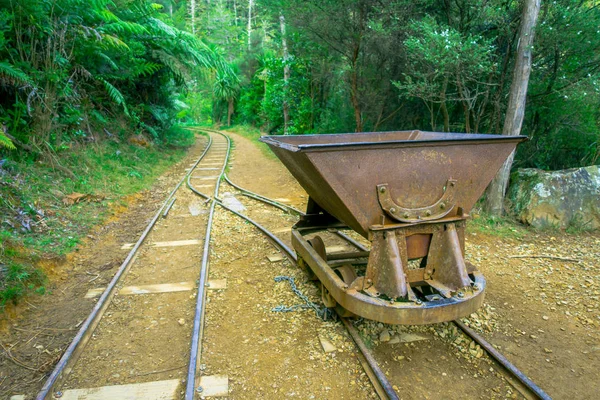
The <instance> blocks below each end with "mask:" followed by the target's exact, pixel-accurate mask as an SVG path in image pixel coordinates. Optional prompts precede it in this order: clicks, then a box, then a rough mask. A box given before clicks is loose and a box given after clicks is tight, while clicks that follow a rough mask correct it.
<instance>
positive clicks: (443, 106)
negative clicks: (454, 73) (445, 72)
mask: <svg viewBox="0 0 600 400" xmlns="http://www.w3.org/2000/svg"><path fill="white" fill-rule="evenodd" d="M448 79H449V78H448V77H446V79H445V80H444V87H443V88H442V94H441V99H442V102H441V104H440V108H441V109H442V115H443V116H444V132H450V116H449V115H448V108H447V107H446V90H448Z"/></svg>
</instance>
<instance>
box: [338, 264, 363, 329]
mask: <svg viewBox="0 0 600 400" xmlns="http://www.w3.org/2000/svg"><path fill="white" fill-rule="evenodd" d="M335 272H336V274H338V276H339V277H340V278H342V280H343V281H344V283H345V284H346V285H348V286H350V285H351V284H352V283H353V282H354V280H355V279H356V278H357V277H358V275H357V274H356V270H355V269H354V267H353V266H352V265H349V264H346V265H342V266H341V267H339V268H337V269H336V270H335ZM335 311H336V312H337V314H338V315H339V316H340V317H342V318H353V317H356V314H354V313H352V312H350V311H348V310H346V309H345V308H344V307H342V306H341V305H339V304H337V305H336V306H335Z"/></svg>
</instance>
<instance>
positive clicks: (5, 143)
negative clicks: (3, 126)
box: [0, 131, 16, 150]
mask: <svg viewBox="0 0 600 400" xmlns="http://www.w3.org/2000/svg"><path fill="white" fill-rule="evenodd" d="M2 147H4V148H7V149H9V150H14V149H16V147H15V145H14V144H13V142H12V141H11V140H10V139H9V138H8V137H6V135H4V133H2V131H0V148H2Z"/></svg>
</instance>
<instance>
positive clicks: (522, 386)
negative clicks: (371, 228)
mask: <svg viewBox="0 0 600 400" xmlns="http://www.w3.org/2000/svg"><path fill="white" fill-rule="evenodd" d="M224 178H225V180H226V182H227V183H228V184H229V185H230V186H232V187H233V188H235V189H236V190H238V191H239V192H240V193H241V194H242V195H244V196H247V197H249V198H252V199H254V200H257V201H260V202H263V203H265V204H268V205H270V206H273V207H276V208H278V209H281V210H284V211H288V212H290V213H293V214H297V215H303V212H302V211H300V210H298V209H297V208H294V207H292V206H289V205H287V204H283V203H280V202H278V201H276V200H274V199H270V198H268V197H265V196H262V195H260V194H258V193H254V192H252V191H250V190H247V189H244V188H242V187H241V186H239V185H237V184H235V183H234V182H232V181H231V180H230V179H229V178H228V177H227V175H225V176H224ZM223 207H224V206H223ZM225 208H226V209H228V210H229V211H231V212H233V213H235V214H236V215H238V216H239V217H241V218H244V219H245V220H247V221H249V222H251V223H252V224H253V225H255V226H256V227H257V228H258V229H260V230H261V231H262V232H263V233H264V234H265V235H267V236H268V237H269V238H270V239H271V240H272V241H273V242H274V243H275V244H276V245H277V246H278V247H279V248H280V249H281V250H282V251H284V252H285V253H286V254H287V256H288V257H289V258H290V259H291V260H293V261H294V262H298V258H297V256H296V254H295V252H294V251H292V250H291V249H290V247H289V245H287V244H285V243H284V242H283V241H282V240H281V239H279V238H278V237H277V236H276V235H275V234H274V233H273V232H271V231H269V230H268V229H267V228H265V227H264V226H262V225H260V224H259V223H257V222H255V221H253V220H252V219H250V218H249V217H247V216H245V215H242V214H240V213H238V212H235V211H233V210H231V209H229V208H227V207H225ZM332 233H334V234H335V235H337V236H338V237H339V238H341V239H342V240H343V241H345V242H346V243H347V244H348V245H349V246H351V247H354V248H355V249H356V250H358V251H362V252H366V251H368V250H369V249H368V248H367V247H366V246H364V245H363V244H361V243H360V242H358V241H356V240H354V239H352V238H351V237H349V236H347V235H346V234H344V233H343V232H341V231H339V230H337V231H334V232H332ZM338 318H339V319H340V320H341V321H342V323H343V324H344V326H345V327H346V329H347V330H348V333H349V334H350V336H351V337H352V339H353V340H354V341H355V343H356V345H357V347H358V348H359V350H360V352H361V353H362V354H361V356H362V360H363V361H362V364H363V367H364V368H365V372H366V373H367V375H368V376H369V378H370V379H371V381H372V383H373V386H374V388H375V390H376V391H377V394H378V395H379V396H380V398H382V399H398V395H397V393H396V392H395V391H394V389H393V385H392V384H391V383H390V382H389V381H388V379H387V377H386V376H385V374H384V373H383V372H382V371H381V369H380V368H379V366H378V364H377V361H376V360H375V359H374V358H373V356H372V354H371V353H370V351H369V349H368V348H367V346H366V345H365V344H364V342H363V340H362V339H361V337H360V335H359V334H358V332H357V331H356V329H355V328H354V326H353V325H352V323H350V322H349V320H348V319H347V318H344V317H341V316H338ZM453 323H454V324H455V325H456V326H457V327H458V328H459V329H460V330H461V331H462V332H464V334H465V335H467V336H468V337H470V338H471V339H472V340H474V341H475V342H476V343H478V344H479V345H480V346H481V347H482V348H483V349H484V351H485V352H486V353H487V354H488V356H489V357H490V358H491V359H493V360H494V361H495V363H496V365H497V366H498V367H499V369H500V370H501V371H502V372H503V375H504V377H505V379H506V380H507V381H508V382H509V383H510V384H511V385H512V386H513V387H514V388H515V389H516V390H517V391H518V392H519V393H520V394H521V395H522V396H523V397H524V398H526V399H544V400H547V399H551V397H550V396H549V395H548V394H547V393H545V392H544V391H543V390H542V389H541V388H540V387H538V386H537V385H536V384H535V383H534V382H533V381H532V380H531V379H530V378H529V377H527V376H526V375H525V374H524V373H523V372H522V371H520V370H519V369H518V368H517V367H516V366H515V365H514V364H512V363H511V362H510V361H509V360H508V359H507V358H506V357H505V356H504V355H502V354H501V353H500V352H499V351H498V350H496V348H494V346H493V345H492V344H490V343H489V342H487V341H486V340H485V338H483V337H482V336H481V335H479V334H478V333H477V332H476V331H474V330H473V329H471V328H470V327H469V326H467V325H466V324H464V323H463V322H462V321H460V320H455V321H453Z"/></svg>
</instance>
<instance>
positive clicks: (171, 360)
mask: <svg viewBox="0 0 600 400" xmlns="http://www.w3.org/2000/svg"><path fill="white" fill-rule="evenodd" d="M202 131H204V132H205V133H206V134H207V135H208V140H207V145H206V148H205V149H204V151H203V153H202V154H201V155H200V157H199V158H198V160H197V162H195V163H194V165H192V166H191V167H190V170H189V171H188V172H187V173H186V174H185V175H184V177H183V179H182V180H181V181H180V182H179V184H177V185H176V187H175V188H174V189H173V191H172V192H171V193H170V194H169V196H168V197H167V199H166V200H165V202H164V204H163V205H162V207H161V208H160V209H159V210H158V212H157V213H156V215H155V216H154V218H153V219H152V220H151V221H150V224H149V225H148V227H147V228H146V230H145V231H144V233H143V234H142V236H141V237H140V239H139V240H138V242H137V243H135V244H131V251H130V253H129V255H128V256H127V258H126V259H125V261H124V262H123V264H122V266H121V268H119V270H118V272H117V274H116V275H115V277H114V278H113V280H112V281H111V282H110V284H109V285H108V286H107V287H106V288H102V289H103V290H102V291H100V290H98V291H96V292H97V293H101V295H100V297H99V299H98V301H97V303H96V306H95V307H94V309H93V311H92V313H91V314H90V316H89V317H88V318H87V320H86V321H85V322H84V323H83V324H82V326H81V328H80V331H79V332H78V334H77V335H76V337H75V339H74V340H73V342H72V343H71V345H70V346H69V348H68V349H67V351H66V352H65V353H64V355H63V357H62V358H61V360H60V361H59V363H58V364H57V366H56V368H55V370H54V371H53V372H52V374H51V375H50V377H49V379H48V381H47V382H46V384H45V385H44V387H43V388H42V390H41V391H40V393H39V394H38V397H37V398H38V399H40V400H41V399H48V398H65V399H79V398H88V397H86V396H91V395H94V396H96V397H90V398H109V396H110V395H115V393H120V394H123V393H127V394H128V395H130V396H133V397H132V398H147V399H152V398H180V397H184V398H185V399H186V400H192V399H194V398H196V397H198V396H199V395H202V394H203V393H202V392H201V390H202V385H201V382H200V380H199V377H200V375H201V373H200V372H201V368H200V365H199V361H198V360H199V359H200V356H201V354H202V347H201V345H202V337H203V332H204V326H203V322H204V314H205V310H206V301H205V298H206V291H207V289H208V288H209V287H210V280H209V253H210V235H211V226H212V221H213V218H214V214H215V208H216V207H217V206H218V207H222V208H224V209H226V210H227V211H229V212H231V213H233V214H235V215H237V216H238V217H240V218H243V219H244V220H246V221H248V222H250V223H251V224H253V225H254V226H256V227H257V228H258V229H259V230H260V231H262V232H263V233H264V234H265V235H266V236H267V237H268V238H269V240H270V241H271V242H273V243H274V244H275V245H276V246H277V247H279V248H280V249H281V250H282V251H283V252H284V253H285V254H286V255H287V257H288V258H289V259H290V260H291V261H293V262H294V263H295V262H297V258H296V254H295V252H294V251H292V250H291V247H290V245H289V241H288V240H286V239H285V238H281V237H279V236H280V235H278V234H277V233H275V232H272V231H270V230H269V229H267V228H266V227H265V226H263V225H261V224H260V223H259V222H257V221H256V220H253V219H251V218H250V217H248V216H247V215H244V214H242V213H240V212H238V211H235V210H233V209H232V208H230V207H228V206H227V205H225V204H224V203H223V201H222V199H221V198H220V197H219V187H220V182H221V179H222V178H225V180H226V181H227V184H228V185H230V186H231V187H232V188H234V189H235V190H237V191H239V192H240V193H241V194H243V195H245V196H248V197H250V198H252V199H254V200H256V201H260V202H263V203H265V204H268V205H270V206H273V207H276V208H278V209H281V210H285V211H287V212H290V213H293V214H302V212H301V211H299V210H297V209H295V208H293V207H291V206H289V205H286V204H283V203H280V202H278V201H275V200H272V199H269V198H266V197H264V196H261V195H259V194H257V193H253V192H250V191H248V190H246V189H243V188H242V187H240V186H238V185H236V184H235V183H233V182H231V181H230V180H229V179H228V178H227V176H226V175H225V168H226V165H227V160H228V157H229V153H230V147H231V146H230V141H229V138H228V137H227V136H225V135H223V134H222V133H220V132H218V131H214V130H208V129H202ZM184 183H185V186H186V187H187V188H189V189H190V191H186V190H184V189H182V188H183V184H184ZM192 193H193V194H192ZM174 204H177V205H178V206H179V205H186V204H187V205H188V208H189V209H190V211H191V213H192V215H194V214H196V215H195V218H194V219H193V222H191V223H190V222H182V221H191V220H192V219H190V218H185V217H184V216H183V215H177V214H176V212H175V210H173V209H172V208H173V206H174ZM161 216H162V217H163V220H161V218H160V217H161ZM199 222H201V223H199ZM182 226H183V228H182ZM333 234H335V235H337V237H339V238H340V240H342V241H344V242H345V243H346V244H347V245H348V246H350V247H353V248H355V249H356V250H358V251H367V250H368V249H367V248H365V247H364V246H363V245H362V244H361V243H359V242H357V241H356V240H353V239H352V238H350V237H349V236H347V235H345V234H344V233H342V232H339V231H338V232H333ZM181 235H187V236H185V237H182V236H181ZM159 239H161V240H159ZM168 239H170V240H168ZM174 239H176V240H174ZM181 246H193V247H194V248H195V249H196V252H197V254H196V257H191V258H190V261H191V262H192V263H191V265H185V266H183V265H179V264H180V262H179V261H177V260H175V261H174V263H175V264H173V263H172V265H174V266H177V267H179V268H180V269H181V273H180V274H179V276H180V277H181V278H182V279H181V280H182V281H181V282H161V281H160V279H161V277H164V276H166V275H165V274H161V273H160V272H164V271H163V270H161V266H160V265H159V263H160V261H161V260H162V261H163V262H164V261H165V260H169V258H172V257H175V256H174V254H172V251H171V250H170V249H176V248H181ZM199 249H201V252H200V251H199ZM157 252H158V257H157V254H156V253H157ZM161 252H162V253H166V254H163V255H161V254H160V253H161ZM153 257H154V259H155V262H152V261H151V260H153ZM161 257H162V258H161ZM175 258H176V257H175ZM148 293H154V294H153V295H152V297H153V298H154V300H132V301H129V300H128V299H135V298H136V297H138V298H140V299H142V298H144V299H147V298H148V297H147V296H136V294H148ZM165 304H166V306H165ZM144 310H152V312H151V313H150V315H148V316H147V318H146V317H144V316H141V317H140V314H142V315H143V313H144ZM182 310H183V311H182ZM175 317H180V318H177V320H176V324H174V321H173V319H174V318H175ZM165 320H166V321H167V322H165ZM340 320H341V321H342V322H343V324H344V326H345V327H346V329H347V330H348V332H349V334H350V336H351V337H352V339H353V340H354V342H355V343H356V345H357V347H358V349H359V351H360V354H358V358H359V361H360V362H361V364H362V366H363V368H364V370H365V372H366V374H367V375H368V376H369V379H370V380H371V382H372V384H373V387H374V389H375V391H376V392H377V394H378V395H379V397H380V398H382V399H397V398H398V395H397V393H396V392H395V390H394V389H393V385H392V384H391V383H390V382H389V380H388V379H387V377H386V375H385V374H384V373H383V372H382V370H381V369H380V367H379V365H378V363H377V361H376V359H375V357H374V356H373V354H371V352H370V350H369V349H368V347H367V346H366V345H365V344H364V342H363V341H362V338H361V337H360V335H359V334H358V333H357V331H356V329H355V328H354V326H353V324H352V323H351V322H349V320H347V319H346V318H341V317H340ZM115 321H116V322H115ZM136 321H137V322H136ZM148 323H149V325H148ZM457 324H458V326H459V327H460V328H461V329H462V330H463V331H464V332H465V334H467V335H468V336H470V337H472V338H473V340H475V341H477V342H478V343H479V344H480V345H481V346H482V348H484V349H485V350H486V351H487V352H488V354H490V356H491V357H492V358H493V359H495V360H496V362H498V363H499V365H500V366H502V369H503V371H504V372H505V375H506V378H507V381H508V382H509V383H511V384H512V385H513V386H515V388H516V389H517V390H518V391H519V392H520V393H521V394H522V395H523V396H524V397H525V398H528V399H534V398H539V399H549V396H548V395H547V394H545V393H544V392H543V391H542V390H541V389H539V388H538V387H537V386H536V385H535V384H533V382H531V381H530V380H529V379H528V378H527V377H526V376H525V375H524V374H523V373H522V372H520V371H519V370H518V369H517V368H516V367H514V366H513V365H512V364H510V363H509V362H508V360H506V358H504V357H503V356H502V355H501V354H500V353H499V352H497V351H496V350H495V349H494V348H493V346H491V345H490V344H489V343H487V342H486V341H485V340H484V339H483V338H482V337H480V336H479V335H477V334H476V333H475V332H474V331H472V330H470V329H469V328H468V327H466V326H465V325H464V324H462V323H461V322H459V321H457ZM163 328H164V329H163ZM173 328H175V329H173ZM126 335H128V337H125V336H126ZM153 337H154V339H153ZM165 337H167V338H168V345H167V343H166V342H165ZM127 340H129V342H131V343H128V342H127ZM117 342H125V347H126V348H125V349H120V348H119V349H116V350H115V347H118V346H116V344H117ZM156 359H158V360H160V362H159V363H156V362H153V360H156ZM123 364H125V365H123ZM140 365H144V366H145V367H146V369H149V368H148V367H149V366H152V368H150V369H149V370H147V371H143V372H141V371H139V366H140ZM132 366H133V368H132ZM102 370H104V371H110V374H109V376H103V375H102V374H99V371H102ZM115 371H119V372H117V373H114V372H115ZM121 371H122V372H121ZM126 371H129V374H128V373H127V372H126ZM181 381H185V391H182V390H180V383H181ZM98 383H99V384H100V385H103V386H101V387H99V386H100V385H99V384H98ZM115 398H119V397H115Z"/></svg>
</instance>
